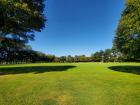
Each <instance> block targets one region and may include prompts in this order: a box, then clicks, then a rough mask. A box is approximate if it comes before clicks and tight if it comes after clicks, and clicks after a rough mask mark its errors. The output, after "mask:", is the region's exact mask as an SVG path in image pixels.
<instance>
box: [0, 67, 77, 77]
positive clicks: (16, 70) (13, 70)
mask: <svg viewBox="0 0 140 105" xmlns="http://www.w3.org/2000/svg"><path fill="white" fill-rule="evenodd" d="M74 67H76V66H25V67H6V68H0V75H8V74H23V73H35V74H38V73H45V72H57V71H66V70H68V69H71V68H74Z"/></svg>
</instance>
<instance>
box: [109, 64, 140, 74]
mask: <svg viewBox="0 0 140 105" xmlns="http://www.w3.org/2000/svg"><path fill="white" fill-rule="evenodd" d="M109 69H111V70H115V71H119V72H127V73H133V74H137V75H140V66H111V67H109Z"/></svg>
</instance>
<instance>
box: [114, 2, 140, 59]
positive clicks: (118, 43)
mask: <svg viewBox="0 0 140 105" xmlns="http://www.w3.org/2000/svg"><path fill="white" fill-rule="evenodd" d="M114 48H116V49H117V50H119V51H120V52H122V53H123V54H124V56H126V57H127V59H133V60H139V59H140V53H139V51H140V0H126V7H125V9H124V11H123V13H122V17H121V19H120V21H119V24H118V28H117V30H116V36H115V39H114Z"/></svg>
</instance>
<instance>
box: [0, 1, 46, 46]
mask: <svg viewBox="0 0 140 105" xmlns="http://www.w3.org/2000/svg"><path fill="white" fill-rule="evenodd" d="M43 11H44V0H0V44H3V43H4V42H6V43H8V42H9V43H10V44H12V43H13V42H15V43H14V46H16V45H17V44H25V43H27V42H28V41H29V40H33V39H34V32H35V31H41V29H43V28H44V27H45V21H46V19H45V16H44V14H43Z"/></svg>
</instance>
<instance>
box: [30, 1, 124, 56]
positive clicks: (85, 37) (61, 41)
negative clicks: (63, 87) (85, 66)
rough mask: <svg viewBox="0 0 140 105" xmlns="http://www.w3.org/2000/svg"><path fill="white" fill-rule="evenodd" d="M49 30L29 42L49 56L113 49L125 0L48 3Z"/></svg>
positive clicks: (46, 29) (46, 12)
mask: <svg viewBox="0 0 140 105" xmlns="http://www.w3.org/2000/svg"><path fill="white" fill-rule="evenodd" d="M45 4H46V8H45V15H46V17H47V19H48V21H47V23H46V28H45V29H43V30H42V32H40V33H35V34H36V37H35V41H33V42H30V45H31V46H32V47H33V49H34V50H37V51H42V52H44V53H47V54H55V55H56V56H62V55H82V54H85V55H87V56H90V55H91V53H93V52H95V51H98V50H101V49H102V50H104V49H106V48H111V47H112V41H113V37H114V34H115V29H116V27H117V24H118V21H119V19H120V16H121V12H122V10H123V9H124V4H125V0H46V2H45Z"/></svg>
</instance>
